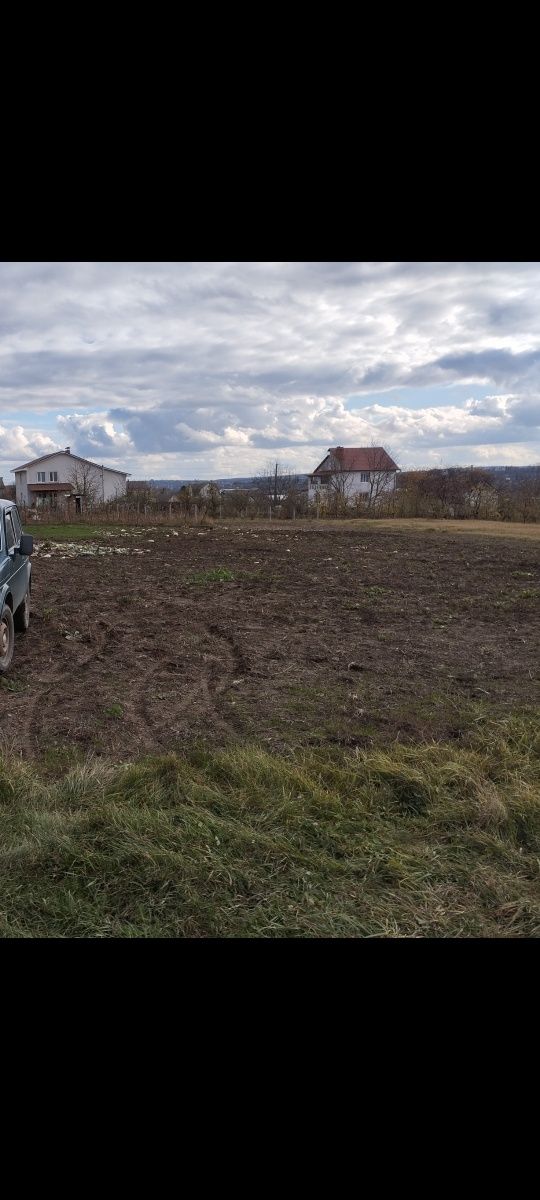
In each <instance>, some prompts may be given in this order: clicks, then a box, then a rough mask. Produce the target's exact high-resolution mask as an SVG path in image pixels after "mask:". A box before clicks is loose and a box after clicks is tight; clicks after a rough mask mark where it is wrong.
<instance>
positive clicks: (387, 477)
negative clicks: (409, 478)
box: [308, 446, 399, 504]
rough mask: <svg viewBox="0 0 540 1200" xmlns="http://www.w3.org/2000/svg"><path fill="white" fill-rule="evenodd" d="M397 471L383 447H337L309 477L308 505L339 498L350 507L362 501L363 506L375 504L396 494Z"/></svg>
mask: <svg viewBox="0 0 540 1200" xmlns="http://www.w3.org/2000/svg"><path fill="white" fill-rule="evenodd" d="M398 471H399V467H398V466H397V463H395V462H394V460H393V458H390V455H389V454H387V452H386V450H384V449H383V447H382V446H361V447H357V448H350V447H345V446H336V447H335V448H334V449H332V450H329V451H328V454H327V455H326V458H324V459H323V461H322V463H320V465H319V466H318V467H317V468H316V469H315V471H314V472H313V474H312V475H309V476H308V494H309V501H310V503H317V501H321V502H322V501H328V500H330V499H331V498H332V497H339V498H340V499H342V500H343V502H344V503H346V504H352V503H354V501H355V500H358V499H361V498H364V499H365V501H366V504H375V503H376V502H377V500H379V499H380V498H381V497H382V496H386V495H388V494H389V493H390V492H394V491H395V489H396V479H397V474H398Z"/></svg>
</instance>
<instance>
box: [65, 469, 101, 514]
mask: <svg viewBox="0 0 540 1200" xmlns="http://www.w3.org/2000/svg"><path fill="white" fill-rule="evenodd" d="M68 482H69V484H70V485H71V488H72V490H73V493H74V494H75V495H76V496H80V497H81V499H82V501H83V504H84V507H85V508H93V507H94V505H95V504H99V503H101V502H102V501H103V478H102V471H101V469H100V468H99V467H94V466H92V464H91V463H85V462H80V463H76V464H75V463H74V464H73V467H72V469H71V472H70V474H69V477H68Z"/></svg>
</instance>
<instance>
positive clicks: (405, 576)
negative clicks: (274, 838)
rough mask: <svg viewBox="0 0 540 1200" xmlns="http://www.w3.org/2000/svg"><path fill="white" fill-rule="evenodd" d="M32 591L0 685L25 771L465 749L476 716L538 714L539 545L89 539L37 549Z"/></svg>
mask: <svg viewBox="0 0 540 1200" xmlns="http://www.w3.org/2000/svg"><path fill="white" fill-rule="evenodd" d="M499 528H500V527H499ZM535 532H536V531H533V535H534V533H535ZM68 536H69V535H68ZM33 578H34V590H33V598H32V620H31V626H30V630H29V632H28V634H27V635H26V637H18V639H17V646H16V652H15V658H14V661H13V666H12V669H11V671H10V673H9V676H8V677H6V678H4V679H3V680H2V682H1V684H0V711H1V712H2V716H3V729H4V737H6V736H7V739H8V741H9V742H10V743H11V744H12V745H13V746H15V747H17V748H20V749H22V751H23V753H24V754H25V755H28V756H32V755H34V754H37V753H43V752H50V751H51V750H52V751H54V750H57V751H58V752H62V751H63V748H64V747H65V748H68V747H73V748H77V749H78V750H81V751H83V752H85V751H92V752H94V753H97V754H102V755H104V756H113V757H116V758H118V759H124V758H133V757H134V756H136V755H138V754H145V753H148V752H150V751H153V750H156V749H163V748H175V749H181V748H182V746H184V745H185V744H186V742H187V741H190V742H191V741H192V740H193V739H197V738H198V739H206V740H211V741H213V742H217V743H226V742H229V741H230V740H231V738H238V737H248V738H250V739H253V738H255V739H257V740H259V741H262V742H263V743H266V744H267V745H270V746H275V747H276V748H279V749H282V748H283V747H284V746H285V747H286V746H287V745H298V744H317V743H319V742H324V743H327V742H330V743H332V742H334V743H336V744H340V745H350V746H354V745H361V746H364V745H370V744H378V743H382V742H387V741H393V740H395V739H398V740H401V741H408V740H415V741H416V740H417V739H418V738H425V737H427V738H430V737H448V736H450V737H455V738H459V736H460V733H461V730H462V728H463V725H464V722H466V720H467V719H469V720H470V719H471V717H470V713H471V711H472V710H473V709H474V711H478V712H481V711H482V710H483V709H486V708H487V709H489V710H492V709H493V710H494V711H495V710H496V711H497V712H499V713H500V712H504V711H505V710H508V709H514V708H524V707H529V708H530V707H531V706H534V705H536V704H537V703H538V699H539V680H540V655H539V649H540V605H539V599H540V545H539V543H538V540H534V536H533V537H532V538H528V537H517V538H516V537H512V536H511V535H510V534H508V536H503V535H502V534H500V535H499V536H498V537H497V538H493V537H490V536H484V535H481V536H480V535H479V534H476V533H474V534H471V533H469V532H468V535H467V536H466V537H464V536H461V534H460V533H459V532H458V531H456V532H454V531H453V530H452V529H450V528H449V527H448V526H447V527H446V530H445V532H444V534H441V533H440V532H438V531H437V530H436V528H435V527H433V523H432V527H431V528H430V526H429V523H427V525H426V527H424V528H422V529H421V530H419V529H413V530H412V531H411V530H407V531H405V530H403V531H401V530H400V531H398V530H394V529H391V528H387V529H385V530H384V531H380V530H378V529H377V528H376V527H374V526H369V527H367V528H366V527H365V526H363V527H361V528H359V527H358V525H356V526H352V527H338V526H334V527H328V526H320V527H317V526H314V525H312V526H310V527H309V528H308V529H304V528H299V527H294V526H292V525H287V526H286V527H285V528H283V527H277V526H274V527H270V526H268V525H264V526H258V527H254V528H249V527H247V526H242V527H235V526H229V527H228V528H224V527H216V528H214V529H211V530H209V531H202V530H200V529H199V530H197V529H193V528H189V529H179V531H178V534H177V535H176V536H175V535H173V534H172V533H171V532H170V531H169V532H168V531H167V530H165V529H163V528H160V529H156V530H148V529H145V530H143V531H139V532H138V533H133V532H129V533H128V534H127V535H120V534H118V533H114V534H112V535H111V534H110V533H106V532H102V533H100V534H96V536H95V538H94V540H93V541H92V542H81V543H80V544H78V545H73V546H72V545H71V544H70V545H58V544H56V543H55V544H53V545H47V544H46V543H45V544H44V543H43V542H41V543H38V552H37V554H36V556H35V559H34V566H33Z"/></svg>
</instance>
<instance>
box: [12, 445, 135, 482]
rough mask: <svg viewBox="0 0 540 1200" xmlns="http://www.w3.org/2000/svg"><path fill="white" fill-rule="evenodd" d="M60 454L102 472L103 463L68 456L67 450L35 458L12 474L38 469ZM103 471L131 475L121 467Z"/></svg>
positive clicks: (77, 456)
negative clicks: (39, 464) (39, 465)
mask: <svg viewBox="0 0 540 1200" xmlns="http://www.w3.org/2000/svg"><path fill="white" fill-rule="evenodd" d="M58 454H63V455H64V456H65V458H72V459H73V460H74V462H80V463H85V465H86V466H87V467H95V468H96V470H98V471H101V467H102V464H101V463H95V462H91V461H90V459H89V458H80V457H79V455H78V454H71V452H70V453H69V454H68V453H67V451H66V450H52V451H51V453H50V454H42V456H41V458H33V459H32V461H31V462H27V463H23V465H22V467H12V468H11V473H12V474H15V475H17V474H18V472H19V471H26V470H27V469H28V467H36V466H37V464H38V463H41V462H47V459H48V458H56V457H57V455H58ZM103 470H104V471H114V474H115V475H125V476H126V478H127V476H128V475H129V471H121V470H120V469H119V467H105V466H103Z"/></svg>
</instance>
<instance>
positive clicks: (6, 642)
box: [0, 604, 15, 675]
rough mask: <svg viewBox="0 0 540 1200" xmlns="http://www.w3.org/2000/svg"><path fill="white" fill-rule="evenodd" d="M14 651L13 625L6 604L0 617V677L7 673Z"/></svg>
mask: <svg viewBox="0 0 540 1200" xmlns="http://www.w3.org/2000/svg"><path fill="white" fill-rule="evenodd" d="M14 649H15V625H14V623H13V613H12V611H11V609H10V608H8V606H7V604H6V607H5V608H4V610H3V612H2V616H0V675H3V673H4V671H8V670H9V668H10V666H11V660H12V658H13V651H14Z"/></svg>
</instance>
